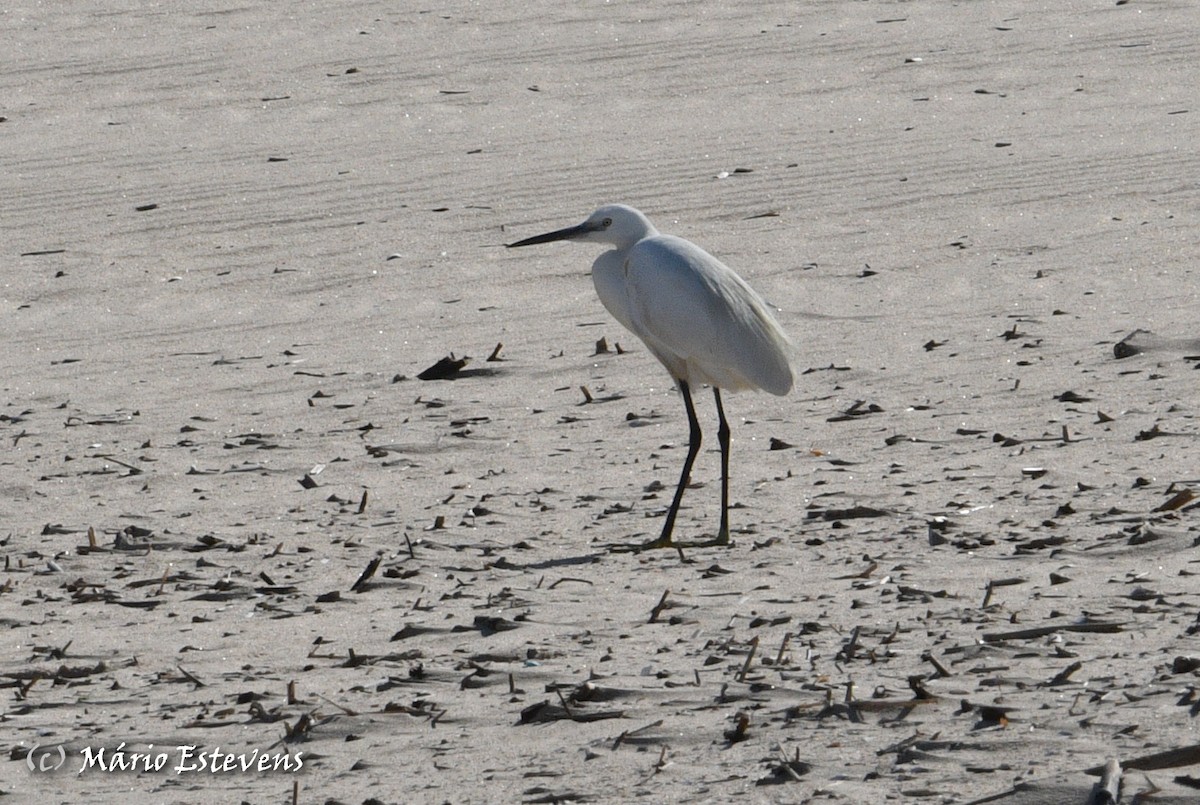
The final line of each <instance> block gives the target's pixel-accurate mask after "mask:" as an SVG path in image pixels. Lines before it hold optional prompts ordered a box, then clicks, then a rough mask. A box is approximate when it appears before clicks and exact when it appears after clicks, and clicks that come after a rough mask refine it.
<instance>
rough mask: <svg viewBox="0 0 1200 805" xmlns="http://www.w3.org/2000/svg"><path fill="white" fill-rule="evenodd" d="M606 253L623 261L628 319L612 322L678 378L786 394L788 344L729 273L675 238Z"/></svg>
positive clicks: (763, 307) (760, 304)
mask: <svg viewBox="0 0 1200 805" xmlns="http://www.w3.org/2000/svg"><path fill="white" fill-rule="evenodd" d="M609 256H613V257H616V256H620V257H623V259H622V260H620V263H621V265H620V268H621V271H622V272H623V282H624V289H625V292H626V294H627V297H626V299H625V300H624V301H625V304H626V306H627V309H626V310H625V311H623V312H624V313H625V314H626V317H627V318H628V319H629V321H624V320H623V317H622V316H621V315H618V316H617V318H618V319H621V320H622V323H623V324H625V325H626V326H627V327H629V328H630V329H631V330H632V331H633V332H634V333H636V334H637V335H638V336H639V337H641V339H642V340H643V341H644V342H645V343H646V346H647V347H649V348H650V350H651V351H652V352H653V353H654V354H655V355H656V356H657V357H658V359H659V360H660V361H662V362H663V364H664V365H666V367H667V369H668V371H670V372H671V373H672V374H673V375H674V376H675V377H676V378H677V379H681V380H685V381H687V382H688V383H689V385H696V384H700V383H704V384H707V385H711V386H716V387H719V388H723V389H729V390H737V389H752V388H758V389H762V390H764V391H768V392H770V393H772V394H779V395H783V394H787V393H788V392H789V391H791V388H792V384H793V382H794V378H793V373H792V366H791V354H792V346H791V342H790V341H789V339H788V337H787V335H786V333H784V331H783V328H782V327H780V326H779V322H778V321H776V319H775V316H774V315H773V314H772V313H771V311H770V308H768V306H767V304H766V303H765V302H764V301H763V299H762V297H760V296H759V295H758V294H757V293H756V292H755V291H754V289H753V288H751V287H750V286H749V285H748V284H747V283H746V282H745V280H743V279H742V278H741V277H739V276H738V275H737V274H736V273H735V272H734V271H733V269H731V268H729V267H728V266H726V265H725V264H724V263H722V262H721V261H720V260H717V258H715V257H713V256H712V255H710V254H709V253H708V252H706V251H704V250H703V249H701V248H700V247H699V246H697V245H695V244H694V243H691V242H690V241H687V240H684V239H683V238H678V237H675V236H673V235H654V236H652V237H648V238H644V239H642V240H640V241H638V242H637V243H636V244H634V245H633V246H631V247H630V248H629V249H628V250H625V251H624V253H623V254H622V252H621V251H619V250H618V251H617V252H615V253H614V252H610V253H609V254H608V255H605V257H609ZM601 260H604V257H602V258H601ZM600 262H601V261H600V260H598V261H597V268H599V265H600ZM612 268H613V269H615V268H616V266H615V265H614V266H612ZM597 285H598V286H599V282H598V283H597ZM602 298H603V295H602ZM605 304H606V305H607V304H608V302H607V301H606V302H605ZM610 309H611V306H610ZM614 312H615V311H614Z"/></svg>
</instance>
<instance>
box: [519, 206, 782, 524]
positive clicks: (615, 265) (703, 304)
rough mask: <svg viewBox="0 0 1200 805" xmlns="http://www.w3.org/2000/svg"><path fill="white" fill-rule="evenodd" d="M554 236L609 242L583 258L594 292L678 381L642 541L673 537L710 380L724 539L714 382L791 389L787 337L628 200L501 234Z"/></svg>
mask: <svg viewBox="0 0 1200 805" xmlns="http://www.w3.org/2000/svg"><path fill="white" fill-rule="evenodd" d="M555 240H578V241H585V242H595V243H603V244H607V245H609V246H612V247H613V248H612V249H611V250H609V251H606V252H604V253H603V254H601V255H600V256H599V257H598V258H596V262H595V263H593V264H592V281H593V282H594V283H595V285H596V293H597V294H598V295H599V296H600V301H601V302H603V303H604V306H605V307H606V308H608V311H609V312H610V313H611V314H612V315H613V317H614V318H616V320H617V321H619V322H620V323H621V324H622V325H623V326H624V327H625V328H626V329H628V330H629V331H630V332H632V333H633V334H635V335H636V336H638V338H640V339H641V340H642V341H643V343H645V345H646V347H647V348H648V349H649V350H650V351H651V352H652V353H653V354H654V356H655V357H656V358H658V359H659V361H661V362H662V364H663V366H665V367H666V368H667V371H668V372H670V373H671V377H673V378H674V379H675V382H676V383H677V384H678V386H679V390H680V393H681V394H682V395H683V399H684V405H685V407H686V409H687V414H688V424H689V426H690V437H689V443H688V457H687V459H686V461H685V462H684V467H683V473H682V475H681V476H680V479H679V486H678V487H677V488H676V490H675V498H674V500H673V502H672V504H671V508H670V509H669V510H668V511H667V518H666V522H665V523H664V525H663V532H662V535H661V536H660V537H659V538H658V539H657V540H655V541H653V542H651V543H648V544H647V545H644V546H641V547H643V548H658V547H679V545H678V544H677V543H675V542H673V541H672V539H671V532H672V530H673V528H674V524H675V517H676V515H677V514H678V511H679V503H680V501H681V500H682V498H683V490H684V488H685V487H686V486H687V482H688V478H689V476H690V474H691V468H692V463H693V462H694V461H695V457H696V453H697V452H698V451H699V449H700V439H701V433H700V426H699V423H698V421H697V419H696V412H695V407H694V406H693V404H692V398H691V389H692V388H693V387H696V386H699V385H708V386H711V387H712V388H713V393H714V396H715V399H716V403H717V413H718V415H719V417H720V430H719V431H718V437H719V439H720V444H721V526H720V530H719V531H718V533H717V536H716V538H715V539H713V540H712V541H711V543H702V544H719V545H724V544H727V543H728V541H729V519H728V517H729V515H728V496H729V491H728V489H729V425H728V422H727V421H726V419H725V412H724V408H723V406H722V403H721V392H720V390H721V389H728V390H730V391H737V390H741V389H762V390H763V391H767V392H770V393H771V394H778V395H784V394H787V393H788V392H789V391H791V389H792V385H793V382H794V375H793V372H792V365H791V357H792V352H793V347H792V344H791V342H790V340H789V339H788V337H787V334H786V333H784V331H783V328H782V327H780V326H779V322H778V321H776V319H775V316H774V315H773V314H772V313H771V310H770V308H769V307H768V306H767V304H766V303H765V302H764V301H763V300H762V297H760V296H759V295H758V294H757V293H756V292H755V291H754V289H753V288H751V287H750V286H749V285H747V284H746V281H745V280H743V279H742V278H741V277H739V276H738V275H737V274H736V273H735V272H734V271H733V269H731V268H729V267H728V266H726V265H725V264H724V263H722V262H721V261H720V260H718V259H717V258H715V257H713V256H712V255H711V254H709V253H708V252H706V251H704V250H703V249H701V248H700V247H699V246H697V245H696V244H694V243H692V242H690V241H687V240H684V239H683V238H678V237H675V236H674V235H662V234H659V232H658V230H657V229H655V228H654V226H653V225H652V224H651V223H650V221H649V220H648V219H647V218H646V216H645V215H643V214H642V213H641V212H639V211H638V210H635V209H634V208H632V207H627V206H625V205H623V204H610V205H607V206H604V207H601V208H600V209H598V210H596V211H595V212H594V213H592V214H591V215H590V216H589V217H588V219H587V220H586V221H584V222H583V223H581V224H578V225H577V226H572V227H568V228H566V229H559V230H556V231H554V232H548V233H546V234H544V235H537V236H535V237H532V238H526V239H525V240H521V241H517V242H516V243H510V244H509V246H510V247H516V246H532V245H534V244H537V243H548V242H550V241H555Z"/></svg>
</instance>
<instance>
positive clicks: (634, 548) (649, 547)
mask: <svg viewBox="0 0 1200 805" xmlns="http://www.w3.org/2000/svg"><path fill="white" fill-rule="evenodd" d="M660 548H674V549H675V550H677V551H679V558H680V559H683V548H684V546H683V545H680V544H679V543H678V542H675V541H674V540H673V539H671V538H670V537H659V538H658V539H655V540H651V541H650V542H633V543H618V544H616V545H610V546H608V549H609V550H610V551H612V552H613V553H641V552H642V551H654V550H658V549H660Z"/></svg>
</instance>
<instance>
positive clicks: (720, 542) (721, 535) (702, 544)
mask: <svg viewBox="0 0 1200 805" xmlns="http://www.w3.org/2000/svg"><path fill="white" fill-rule="evenodd" d="M675 544H676V546H677V547H679V548H725V547H728V546H729V544H730V542H729V531H728V529H722V530H721V531H719V532H717V535H716V536H715V537H713V538H712V539H702V540H697V541H696V542H680V543H675Z"/></svg>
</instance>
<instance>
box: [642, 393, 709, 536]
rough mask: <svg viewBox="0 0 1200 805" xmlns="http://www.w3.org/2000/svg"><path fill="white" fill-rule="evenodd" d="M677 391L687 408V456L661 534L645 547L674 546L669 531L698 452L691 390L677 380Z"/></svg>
mask: <svg viewBox="0 0 1200 805" xmlns="http://www.w3.org/2000/svg"><path fill="white" fill-rule="evenodd" d="M679 393H680V394H682V395H683V405H684V407H685V408H686V409H687V418H688V451H687V458H685V459H684V460H683V472H681V473H680V474H679V486H677V487H675V498H674V499H673V500H672V501H671V508H670V509H668V510H667V519H666V522H664V523H663V530H662V534H661V535H660V536H659V538H658V539H656V540H654V542H650V543H647V544H646V547H647V548H673V547H675V543H674V542H672V541H671V533H672V532H673V531H674V530H675V517H676V516H677V515H678V514H679V504H680V503H681V502H682V501H683V490H684V489H686V488H687V485H688V481H689V480H691V477H692V464H694V463H695V461H696V454H697V453H699V452H700V440H701V438H702V437H701V434H700V420H698V419H697V418H696V406H695V405H693V404H692V392H691V390H690V389H689V388H688V384H687V382H686V381H683V380H680V381H679Z"/></svg>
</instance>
